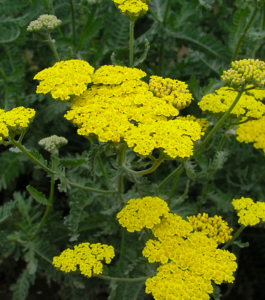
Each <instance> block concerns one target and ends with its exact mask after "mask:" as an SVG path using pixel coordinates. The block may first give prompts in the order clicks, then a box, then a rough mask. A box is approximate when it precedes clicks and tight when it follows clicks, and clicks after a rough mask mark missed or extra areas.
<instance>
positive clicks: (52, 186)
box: [30, 157, 55, 241]
mask: <svg viewBox="0 0 265 300" xmlns="http://www.w3.org/2000/svg"><path fill="white" fill-rule="evenodd" d="M54 167H55V163H54V159H53V157H52V171H54ZM54 183H55V181H54V174H52V175H51V187H50V198H49V201H48V205H47V208H46V211H45V213H44V215H43V217H42V219H41V221H40V224H39V226H38V228H37V230H36V232H35V233H34V234H33V236H32V237H31V238H30V240H31V241H33V240H34V239H35V237H36V236H37V235H38V233H39V232H40V230H41V228H42V226H43V225H44V222H45V220H46V218H47V216H48V214H49V212H50V209H51V207H52V202H53V196H54Z"/></svg>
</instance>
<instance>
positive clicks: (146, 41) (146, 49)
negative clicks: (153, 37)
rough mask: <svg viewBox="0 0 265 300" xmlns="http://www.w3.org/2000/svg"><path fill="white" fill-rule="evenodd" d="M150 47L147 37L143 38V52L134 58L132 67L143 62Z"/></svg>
mask: <svg viewBox="0 0 265 300" xmlns="http://www.w3.org/2000/svg"><path fill="white" fill-rule="evenodd" d="M149 49H150V44H149V41H148V39H145V44H144V53H143V54H142V56H141V57H140V58H139V59H136V60H135V62H134V67H138V66H139V65H140V64H141V63H143V62H144V61H145V60H146V57H147V54H148V51H149Z"/></svg>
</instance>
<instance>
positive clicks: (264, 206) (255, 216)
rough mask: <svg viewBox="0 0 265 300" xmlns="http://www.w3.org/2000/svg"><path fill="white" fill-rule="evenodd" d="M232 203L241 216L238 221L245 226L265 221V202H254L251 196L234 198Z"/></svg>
mask: <svg viewBox="0 0 265 300" xmlns="http://www.w3.org/2000/svg"><path fill="white" fill-rule="evenodd" d="M232 205H233V206H234V208H235V210H236V211H237V215H238V217H239V220H238V223H239V224H241V225H244V226H254V225H256V224H259V223H261V222H265V202H260V201H258V202H256V203H255V202H254V201H253V200H252V199H251V198H244V197H242V198H241V199H233V201H232Z"/></svg>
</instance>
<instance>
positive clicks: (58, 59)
mask: <svg viewBox="0 0 265 300" xmlns="http://www.w3.org/2000/svg"><path fill="white" fill-rule="evenodd" d="M46 42H47V44H48V46H49V47H50V49H51V50H52V52H53V54H54V57H55V59H56V61H60V57H59V54H58V52H57V50H56V47H55V44H54V43H55V41H54V40H52V39H51V36H50V34H48V37H47V41H46Z"/></svg>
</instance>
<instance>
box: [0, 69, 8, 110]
mask: <svg viewBox="0 0 265 300" xmlns="http://www.w3.org/2000/svg"><path fill="white" fill-rule="evenodd" d="M0 75H1V76H2V78H3V81H4V88H5V107H4V109H5V110H7V77H6V74H5V72H4V71H3V70H2V69H1V67H0Z"/></svg>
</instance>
